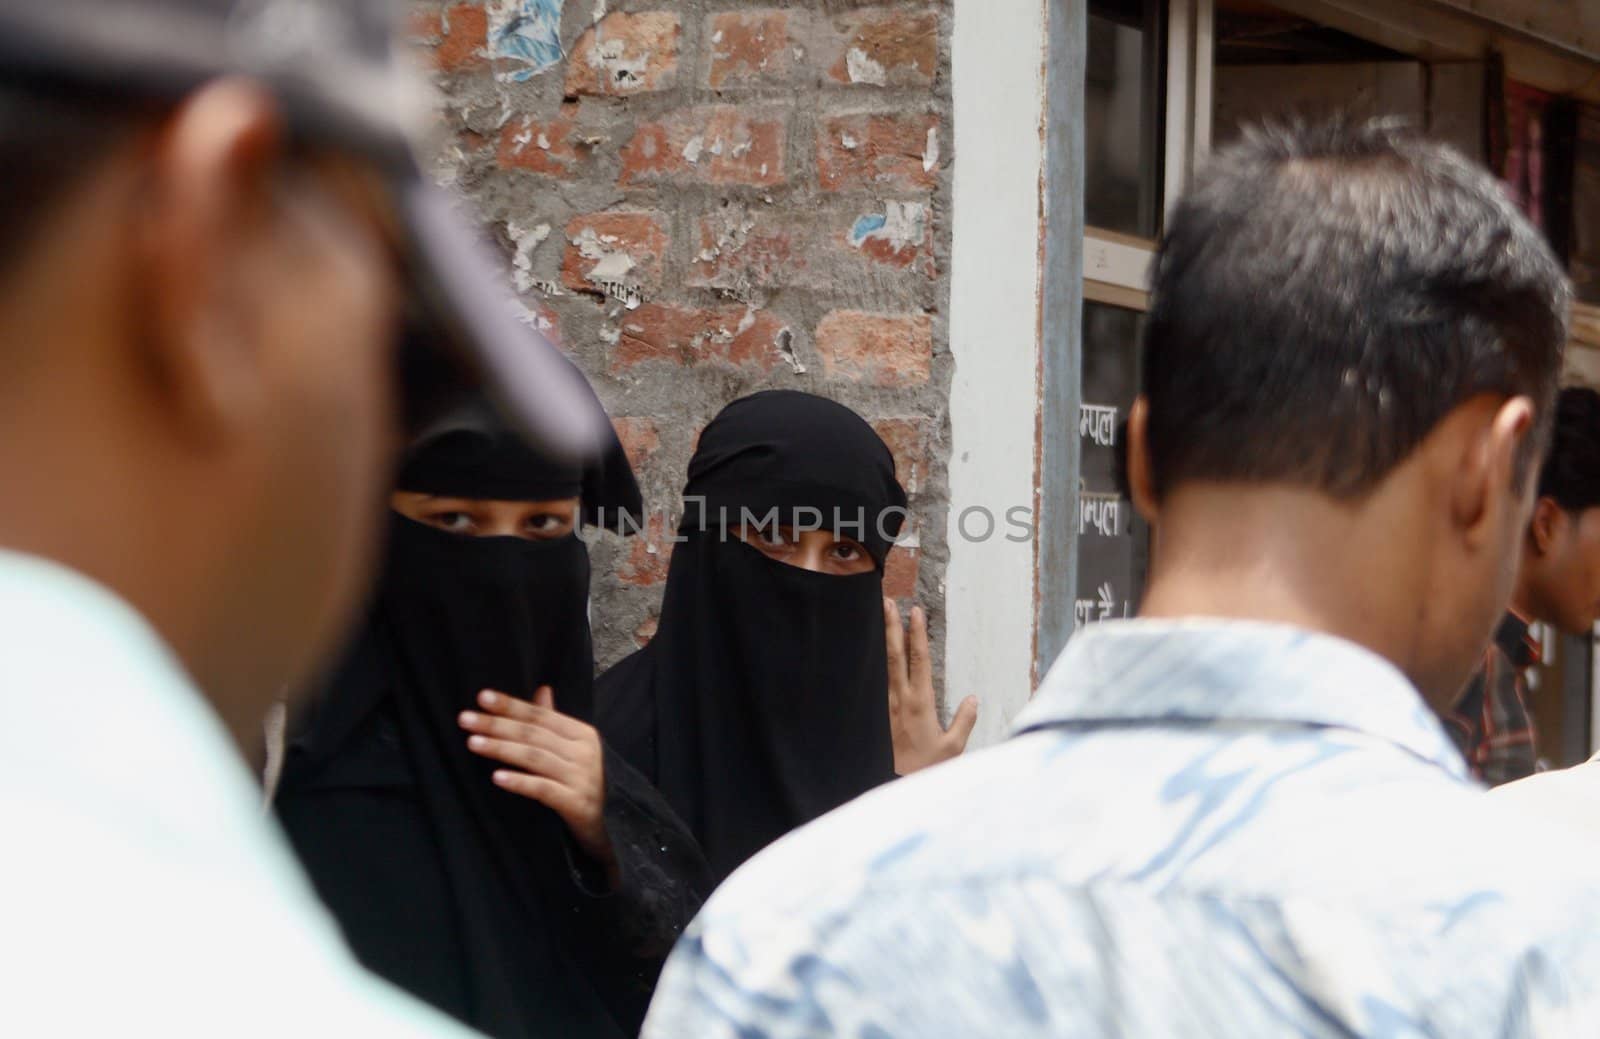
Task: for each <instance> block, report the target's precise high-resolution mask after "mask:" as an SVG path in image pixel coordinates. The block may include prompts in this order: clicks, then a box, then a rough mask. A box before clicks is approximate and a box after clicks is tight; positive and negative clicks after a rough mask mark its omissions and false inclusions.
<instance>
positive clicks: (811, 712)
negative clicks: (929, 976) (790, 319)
mask: <svg viewBox="0 0 1600 1039" xmlns="http://www.w3.org/2000/svg"><path fill="white" fill-rule="evenodd" d="M684 500H685V516H684V519H683V522H682V524H681V526H680V529H679V535H680V538H681V540H680V542H679V543H678V544H676V545H675V546H674V549H673V553H672V561H671V564H670V567H669V570H668V575H667V585H666V592H665V595H664V598H663V601H662V605H661V618H660V622H659V625H658V628H657V631H656V634H655V637H654V638H653V639H651V641H650V644H649V645H648V646H646V647H645V648H644V649H642V650H640V651H639V652H637V653H634V654H633V655H631V656H629V657H628V658H626V659H625V660H623V661H622V662H621V663H619V664H618V665H617V666H616V667H614V668H612V669H611V670H610V671H608V672H606V673H605V674H604V675H602V676H601V678H600V680H599V682H598V683H597V688H596V702H597V710H598V712H599V714H598V716H599V723H598V724H599V727H600V730H601V732H602V733H603V734H604V735H605V737H606V739H607V741H608V743H610V744H611V745H612V746H613V747H614V748H615V749H616V750H617V751H618V753H620V754H622V755H623V756H624V757H626V758H627V759H628V760H629V761H630V762H631V763H632V764H633V765H634V766H635V767H637V768H638V769H639V770H640V771H641V772H643V773H644V774H645V775H646V776H647V777H649V778H650V779H651V780H653V781H654V782H655V783H656V785H657V786H658V787H659V788H660V790H661V792H662V793H663V794H664V795H665V796H666V798H667V800H668V801H669V802H670V803H671V804H672V807H673V808H674V809H675V810H676V812H677V813H678V814H679V816H680V817H681V818H683V820H684V821H685V822H686V823H688V825H689V827H690V829H691V830H692V831H693V832H694V834H695V836H696V838H697V839H698V840H699V842H700V845H701V847H702V848H703V849H704V850H705V853H706V857H707V859H708V860H709V862H710V864H711V868H712V873H713V875H714V876H715V877H716V878H717V879H718V880H720V879H721V878H723V877H725V876H726V875H727V874H728V873H730V872H732V871H733V869H734V868H736V867H737V866H738V865H740V864H741V863H742V862H744V860H745V859H747V858H749V857H750V856H751V855H753V854H755V852H757V851H759V850H760V849H761V848H762V847H764V846H765V845H766V844H768V843H770V842H771V841H773V840H775V839H776V838H778V837H780V836H782V835H783V834H785V833H787V832H788V831H789V830H791V829H794V828H795V827H797V826H800V825H802V824H803V823H806V822H808V821H810V820H812V819H814V818H816V817H817V816H819V815H821V814H823V813H825V812H827V811H830V810H831V809H833V808H835V807H837V806H839V805H841V804H843V803H844V802H845V801H848V800H850V799H852V798H854V797H856V796H858V795H860V794H862V793H864V792H866V791H867V790H869V789H871V788H872V787H874V786H876V785H878V784H880V783H883V782H884V781H886V780H888V779H891V778H893V776H894V750H893V746H892V743H891V735H890V728H889V713H888V706H887V703H888V701H887V696H888V669H887V662H886V658H885V644H884V599H883V568H884V563H885V559H886V557H887V555H888V553H889V550H890V548H891V546H892V543H893V540H894V538H895V537H896V536H897V535H898V533H899V530H900V527H901V524H902V523H903V521H904V519H905V515H906V509H905V505H906V497H905V492H904V491H903V490H902V489H901V487H900V485H899V483H898V482H896V480H895V472H894V459H893V456H892V455H891V454H890V452H889V449H888V448H887V447H886V446H885V445H884V443H883V441H882V440H881V439H880V438H879V437H878V435H877V433H875V432H874V431H873V429H872V427H871V426H870V425H868V424H867V423H866V421H865V420H863V419H862V418H861V417H860V416H859V415H857V414H856V413H855V412H853V411H851V410H850V409H848V408H846V407H844V406H843V405H840V404H836V403H834V402H832V401H829V400H826V399H824V398H822V397H817V396H813V395H811V394H806V393H798V392H794V391H785V390H777V391H769V392H765V393H757V394H755V395H753V396H750V397H745V398H743V399H741V400H738V401H735V402H734V403H732V404H730V405H728V407H726V408H725V409H723V411H722V412H721V413H720V414H718V415H717V417H716V418H715V419H713V420H712V422H711V423H710V424H709V425H707V426H706V428H705V431H704V432H703V433H702V434H701V436H700V442H699V446H698V447H697V449H696V451H695V455H694V458H693V460H692V461H691V462H690V464H689V480H688V485H687V487H686V488H685V490H684ZM772 520H776V523H777V525H779V526H781V527H783V528H787V530H788V531H789V532H790V533H789V534H788V535H786V536H790V537H792V536H793V534H792V532H793V531H795V530H798V529H806V528H817V527H820V528H822V529H826V530H830V531H833V532H834V533H835V534H837V535H839V536H841V537H844V538H848V539H849V540H850V541H853V542H855V543H858V544H859V545H860V546H861V547H862V548H863V549H864V550H865V551H866V552H867V553H868V555H869V556H870V561H871V565H870V566H868V567H866V568H865V569H863V570H862V571H861V572H859V573H850V574H834V573H817V572H812V571H809V570H805V569H800V568H798V567H795V566H790V565H786V564H785V563H783V562H779V561H775V560H774V559H772V558H769V557H768V555H767V554H765V553H763V552H762V551H760V550H758V548H756V547H752V544H750V543H747V540H746V539H747V538H748V537H750V530H751V529H752V527H760V528H761V529H762V530H766V531H768V532H769V534H770V525H771V524H770V522H768V523H765V524H764V523H763V521H772Z"/></svg>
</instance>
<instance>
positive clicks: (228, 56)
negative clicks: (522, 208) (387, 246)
mask: <svg viewBox="0 0 1600 1039" xmlns="http://www.w3.org/2000/svg"><path fill="white" fill-rule="evenodd" d="M397 14H398V10H397V5H396V4H394V3H391V2H389V0H0V82H7V81H9V82H21V83H31V84H37V85H41V86H51V87H58V88H60V89H62V90H75V91H88V92H92V93H97V94H105V95H107V96H110V97H115V98H118V99H126V100H137V99H143V98H148V99H152V100H162V99H171V100H173V101H176V100H178V99H180V98H182V97H183V96H184V95H185V94H186V93H188V92H189V91H191V90H193V89H194V88H195V87H197V86H199V85H201V84H203V83H205V82H207V81H209V80H212V79H215V78H217V77H219V76H229V75H243V76H247V77H250V78H251V79H253V80H255V81H257V82H259V83H261V84H262V85H264V86H265V87H266V88H267V89H269V90H271V91H272V92H273V94H274V95H275V96H276V97H277V99H278V101H279V103H280V105H281V106H282V109H283V112H284V117H285V120H286V122H287V124H288V126H289V130H290V132H291V134H292V135H294V136H295V138H296V139H297V140H299V141H302V142H304V143H306V144H309V145H312V146H315V147H325V148H328V149H331V150H335V151H342V152H347V153H350V154H353V155H357V156H360V157H362V158H365V159H367V160H369V161H370V162H371V163H372V164H373V166H374V168H376V169H378V170H379V171H381V172H382V173H383V175H384V177H385V179H386V182H387V184H388V188H389V191H390V194H391V196H392V200H393V204H394V209H395V215H396V217H397V218H398V219H399V221H400V224H401V225H402V227H403V230H404V234H405V238H406V241H405V242H404V247H405V250H404V251H405V263H406V267H407V275H408V278H409V282H410V284H409V289H410V296H411V298H410V300H409V301H408V302H409V307H410V313H409V314H408V315H407V322H408V326H409V329H410V334H409V335H408V336H407V337H406V341H407V342H408V343H410V344H413V349H414V348H415V346H414V344H418V343H426V344H429V345H442V346H443V347H444V348H445V349H446V350H447V351H448V352H449V354H450V356H451V358H452V361H453V363H452V364H451V365H441V364H439V363H437V359H435V358H429V359H424V360H423V361H421V362H419V361H418V360H417V359H415V358H412V359H409V360H408V362H407V364H406V365H405V367H406V370H407V372H408V373H410V374H411V375H412V377H415V375H416V373H426V375H427V378H429V379H430V380H436V379H438V378H440V377H441V375H443V374H444V373H448V377H449V378H452V379H454V378H461V379H462V381H463V382H470V381H472V380H474V379H481V380H482V382H483V383H484V388H485V389H486V390H487V391H488V392H489V394H490V395H491V396H492V397H493V398H494V399H496V400H497V402H498V403H499V404H500V405H501V406H502V407H503V408H504V409H505V410H506V413H507V415H508V417H510V418H511V419H512V420H513V421H514V422H515V424H516V425H517V426H519V427H520V428H521V429H522V430H523V432H525V433H526V434H527V435H528V436H529V438H530V440H531V441H532V442H533V443H534V444H535V445H537V446H538V447H539V448H540V449H541V450H543V451H545V452H546V453H548V454H551V455H554V456H564V457H568V458H574V459H576V458H580V457H587V456H591V455H592V454H593V453H595V452H596V451H598V450H599V449H600V447H601V445H602V444H603V443H604V442H605V441H604V435H605V433H606V432H607V429H608V426H609V423H608V422H607V421H606V417H605V413H604V411H603V410H602V409H601V408H600V406H599V403H598V402H597V401H596V399H595V397H594V393H593V391H592V390H591V389H590V388H589V386H588V384H587V383H585V382H584V380H583V378H582V376H581V375H580V374H579V373H578V372H577V370H576V369H575V368H573V366H572V365H571V364H569V363H568V362H567V361H566V358H565V357H564V356H563V355H562V354H561V352H560V350H558V349H557V348H556V347H555V346H554V345H553V344H551V343H550V342H549V340H547V339H546V338H545V337H544V336H543V335H541V334H540V333H539V332H538V331H537V330H536V329H534V328H532V327H530V326H528V325H527V324H525V323H524V322H522V321H521V320H519V319H518V318H517V317H516V315H515V313H514V310H513V304H512V299H511V294H510V289H509V286H508V279H507V278H506V276H505V272H504V270H503V269H502V268H501V266H500V265H499V264H498V263H497V261H496V260H495V259H494V257H493V255H492V253H491V252H490V251H489V250H488V249H486V248H485V247H484V245H483V244H482V243H481V242H479V241H478V240H477V239H476V238H475V237H474V236H473V235H472V234H471V233H470V232H468V231H467V229H466V227H465V225H464V224H463V222H462V221H461V220H460V218H458V217H457V216H456V215H455V214H454V213H453V212H452V209H451V205H450V202H449V200H448V199H447V198H446V196H444V195H443V193H441V192H439V191H438V190H436V189H434V188H433V187H432V186H431V185H429V184H428V183H427V181H426V179H425V178H424V177H423V175H422V173H421V169H420V166H419V161H418V151H419V142H420V141H421V140H422V139H423V128H424V127H425V126H426V125H427V124H428V122H429V112H428V91H427V87H426V84H425V83H424V81H423V80H422V78H421V77H420V76H419V75H417V73H416V72H415V70H414V69H413V68H412V67H411V66H410V65H409V63H408V62H407V61H406V60H405V58H404V54H403V51H402V49H401V47H400V46H399V45H398V43H397V39H398V37H397V24H398V23H397V19H396V16H397ZM463 377H464V378H463Z"/></svg>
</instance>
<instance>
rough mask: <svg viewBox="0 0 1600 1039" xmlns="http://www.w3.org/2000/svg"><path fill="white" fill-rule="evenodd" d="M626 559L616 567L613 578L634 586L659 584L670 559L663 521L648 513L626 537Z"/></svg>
mask: <svg viewBox="0 0 1600 1039" xmlns="http://www.w3.org/2000/svg"><path fill="white" fill-rule="evenodd" d="M630 541H631V542H632V547H631V548H630V549H629V551H628V558H627V559H625V560H623V563H622V565H621V566H620V567H618V568H617V580H619V581H621V582H622V583H623V584H631V585H634V586H635V587H641V588H643V587H648V586H649V585H653V584H660V583H661V582H662V581H665V580H666V579H667V566H668V565H669V563H670V562H671V560H672V542H671V541H669V540H668V539H667V530H666V521H665V520H664V519H663V518H662V517H661V516H660V515H652V516H651V517H650V519H649V520H648V521H647V522H646V523H645V529H644V530H642V531H640V532H639V533H637V534H635V535H633V537H632V538H631V539H630Z"/></svg>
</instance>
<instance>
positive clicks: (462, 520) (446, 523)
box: [427, 512, 473, 534]
mask: <svg viewBox="0 0 1600 1039" xmlns="http://www.w3.org/2000/svg"><path fill="white" fill-rule="evenodd" d="M427 520H428V522H429V523H431V524H433V525H434V526H435V527H438V528H439V529H440V530H447V531H449V532H450V533H452V534H470V533H472V528H473V522H472V517H471V516H469V515H467V514H466V513H465V512H435V513H433V514H432V515H430V516H428V517H427Z"/></svg>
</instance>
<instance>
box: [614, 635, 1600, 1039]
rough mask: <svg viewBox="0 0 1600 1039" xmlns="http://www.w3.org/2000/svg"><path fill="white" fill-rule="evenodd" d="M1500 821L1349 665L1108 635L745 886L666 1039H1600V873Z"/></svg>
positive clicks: (1264, 641)
mask: <svg viewBox="0 0 1600 1039" xmlns="http://www.w3.org/2000/svg"><path fill="white" fill-rule="evenodd" d="M979 692H981V690H980V691H979ZM1505 803H1506V802H1501V801H1498V800H1495V799H1492V798H1489V797H1488V796H1487V795H1486V794H1485V792H1484V791H1483V789H1482V788H1481V787H1480V786H1478V785H1477V784H1476V783H1475V782H1474V781H1473V780H1471V779H1470V778H1469V777H1468V775H1467V772H1466V769H1465V767H1464V765H1463V763H1462V761H1461V758H1460V756H1459V755H1458V753H1457V752H1456V750H1455V748H1454V746H1453V745H1452V743H1451V742H1450V740H1449V738H1448V737H1447V736H1446V735H1445V733H1444V731H1443V730H1442V728H1441V727H1440V725H1439V723H1438V722H1437V721H1436V720H1435V718H1434V716H1433V714H1432V713H1431V712H1430V711H1429V710H1428V709H1427V707H1426V706H1425V705H1424V703H1423V701H1422V699H1421V697H1420V696H1419V695H1418V694H1417V692H1416V691H1415V690H1414V688H1413V687H1412V686H1411V685H1410V684H1409V683H1408V682H1407V681H1406V679H1405V678H1404V677H1403V676H1402V675H1401V674H1400V673H1399V672H1398V671H1397V670H1396V669H1395V668H1394V667H1392V666H1391V665H1390V664H1388V663H1387V662H1385V661H1384V660H1382V659H1380V658H1379V657H1377V656H1375V655H1373V654H1372V653H1369V652H1367V651H1366V650H1364V649H1361V648H1359V647H1357V646H1355V645H1352V644H1350V643H1347V642H1344V641H1342V640H1338V639H1334V638H1330V637H1326V636H1321V635H1314V634H1310V633H1308V632H1304V631H1300V630H1296V629H1293V628H1287V627H1279V626H1274V625H1266V624H1255V623H1247V622H1223V621H1202V620H1194V621H1186V622H1159V621H1127V622H1113V623H1107V624H1104V625H1099V626H1096V627H1095V628H1092V629H1090V630H1088V631H1086V632H1084V633H1082V634H1080V635H1078V636H1077V637H1076V638H1074V639H1073V640H1072V642H1071V644H1070V645H1069V646H1068V647H1067V649H1066V651H1065V652H1064V653H1063V654H1062V656H1061V657H1060V659H1059V660H1058V661H1057V663H1056V665H1055V666H1054V667H1053V668H1052V669H1051V671H1050V674H1049V675H1048V676H1047V678H1046V680H1045V682H1044V684H1043V686H1042V687H1041V689H1040V691H1039V693H1038V695H1037V696H1036V697H1035V699H1034V702H1033V703H1032V704H1031V705H1030V707H1029V708H1028V710H1027V711H1026V712H1024V714H1023V715H1022V717H1021V718H1020V719H1019V721H1018V724H1017V734H1016V735H1015V736H1014V737H1013V738H1012V739H1011V740H1009V741H1008V742H1006V743H1004V744H1002V745H1000V746H998V747H995V748H992V749H990V750H987V751H984V752H981V753H976V754H971V755H968V756H966V757H965V758H963V759H961V760H959V761H956V762H953V763H951V764H949V765H945V766H942V767H940V768H936V769H932V770H930V771H928V772H926V773H923V774H921V775H918V776H914V777H911V778H909V779H905V780H902V781H899V782H896V783H893V784H890V785H889V786H887V787H884V788H882V789H880V790H878V791H875V792H873V793H871V794H869V795H867V796H865V797H863V798H861V799H859V800H857V801H855V802H853V803H852V804H850V805H847V806H846V807H844V808H843V809H841V810H839V811H837V812H835V813H833V814H831V815H829V816H827V817H825V818H823V819H821V820H819V821H817V822H816V823H814V824H812V825H810V826H808V827H805V828H804V829H802V830H800V831H798V832H796V833H794V834H791V835H790V836H788V837H786V838H785V839H783V840H782V841H780V842H778V843H777V844H775V845H774V846H773V847H771V848H769V849H768V850H767V851H766V852H764V853H763V854H761V855H760V856H758V857H757V858H756V859H754V860H753V861H751V862H750V863H749V864H748V865H746V866H745V867H744V868H743V869H742V870H740V871H739V872H738V873H736V874H735V875H734V876H733V878H731V879H730V880H729V881H728V883H727V884H725V885H724V886H723V888H722V889H721V890H720V891H719V892H718V893H717V894H716V895H715V896H714V897H713V898H712V900H711V902H710V903H709V904H708V905H707V907H706V908H705V910H704V912H703V913H702V914H701V916H700V917H699V918H698V919H697V920H696V921H695V923H694V924H693V926H692V927H691V928H690V929H689V931H688V933H687V934H686V935H685V937H684V939H683V941H682V942H681V943H680V945H679V947H678V949H677V950H676V952H675V953H674V954H673V957H672V959H671V960H670V962H669V963H668V965H667V968H666V971H665V973H664V975H663V977H662V979H661V984H660V987H659V989H658V991H657V995H656V1000H655V1003H654V1005H653V1006H652V1008H651V1013H650V1017H649V1020H648V1021H647V1023H646V1025H645V1037H646V1039H683V1037H693V1039H720V1037H729V1039H732V1037H739V1039H792V1037H801V1036H849V1037H854V1039H888V1037H907V1039H911V1037H915V1039H932V1037H940V1036H986V1037H987V1036H994V1037H1005V1039H1027V1037H1033V1036H1140V1037H1145V1036H1149V1037H1162V1039H1168V1037H1181V1036H1229V1037H1239V1036H1274V1037H1276V1036H1351V1035H1359V1036H1373V1037H1379V1036H1441V1037H1445V1036H1448V1037H1451V1039H1467V1037H1474V1036H1496V1037H1519V1036H1530V1037H1531V1036H1538V1037H1541V1039H1545V1037H1551V1036H1568V1035H1571V1036H1586V1037H1593V1036H1596V1035H1600V843H1595V842H1593V841H1592V840H1591V839H1590V838H1589V837H1587V836H1585V835H1583V834H1580V833H1579V832H1578V831H1577V830H1576V828H1574V829H1573V830H1571V831H1570V832H1569V831H1568V830H1567V829H1565V828H1563V827H1561V826H1560V825H1558V824H1556V823H1554V822H1540V821H1537V820H1534V819H1528V818H1523V817H1522V814H1521V813H1516V812H1508V811H1504V810H1502V805H1503V804H1505Z"/></svg>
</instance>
